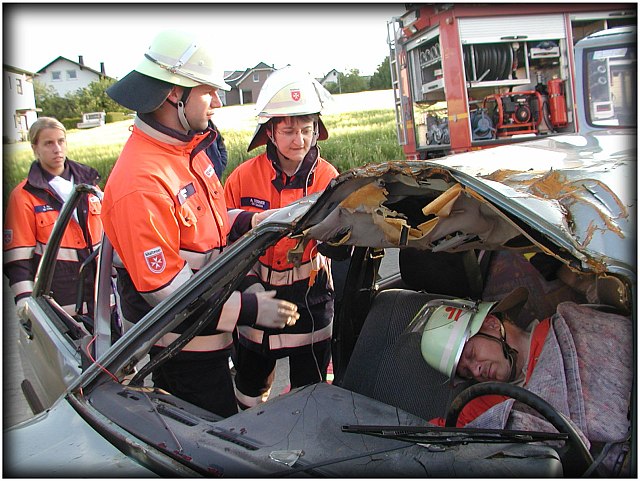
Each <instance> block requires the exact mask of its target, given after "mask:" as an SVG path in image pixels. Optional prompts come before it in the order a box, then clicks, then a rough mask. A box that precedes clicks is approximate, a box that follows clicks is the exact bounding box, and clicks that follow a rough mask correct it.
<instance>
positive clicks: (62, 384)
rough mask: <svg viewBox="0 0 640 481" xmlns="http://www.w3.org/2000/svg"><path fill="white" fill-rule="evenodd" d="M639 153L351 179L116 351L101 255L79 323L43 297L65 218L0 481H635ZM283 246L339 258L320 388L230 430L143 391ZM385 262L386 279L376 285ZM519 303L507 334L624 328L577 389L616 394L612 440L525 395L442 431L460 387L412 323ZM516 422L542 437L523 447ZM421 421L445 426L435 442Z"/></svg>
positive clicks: (627, 147) (232, 253)
mask: <svg viewBox="0 0 640 481" xmlns="http://www.w3.org/2000/svg"><path fill="white" fill-rule="evenodd" d="M635 145H636V138H635V131H633V132H626V133H612V132H597V133H593V134H588V135H584V136H581V135H571V136H556V137H553V138H549V139H541V140H535V141H531V142H524V143H519V144H514V145H506V146H501V147H496V148H494V149H487V150H483V151H478V152H470V153H465V154H461V155H455V156H451V157H448V158H443V159H440V160H439V161H438V162H437V163H436V162H429V161H411V162H408V161H397V162H389V163H381V164H369V165H366V166H364V167H361V168H355V169H352V170H350V171H347V172H344V173H342V174H341V175H340V176H339V177H338V178H337V179H335V180H334V181H333V182H332V183H331V185H330V186H329V187H328V188H327V189H326V190H325V191H324V192H322V193H319V194H316V195H313V196H310V197H307V198H304V199H302V200H300V201H298V202H296V203H295V204H292V205H290V206H288V207H286V208H284V209H282V210H280V211H278V212H277V213H275V214H273V215H272V216H270V217H269V218H268V219H267V220H266V221H264V222H263V223H261V224H260V225H258V226H257V227H256V228H255V229H253V230H252V231H250V232H248V233H247V234H246V235H245V236H243V237H242V238H240V239H239V240H238V241H236V242H234V243H233V244H232V245H230V246H228V248H226V250H225V251H224V252H223V254H222V255H221V256H219V257H218V258H217V259H216V261H215V262H214V263H212V264H210V265H208V266H206V267H205V268H203V269H202V270H201V271H200V272H199V273H198V275H196V276H194V277H193V278H192V279H191V280H190V281H189V282H188V283H187V284H185V285H183V286H182V287H181V288H180V289H178V290H177V291H176V292H175V293H174V295H173V296H172V297H170V298H168V299H167V300H165V301H164V302H162V303H161V304H160V305H158V306H157V307H156V308H154V309H153V310H152V311H150V312H149V313H148V314H147V315H146V316H145V318H144V319H143V320H141V321H140V322H139V323H138V324H136V325H135V327H133V328H132V329H131V330H129V331H127V332H126V333H125V334H124V335H122V336H121V337H119V336H118V335H114V334H113V332H112V328H113V325H114V323H113V319H112V299H111V298H110V297H111V294H112V276H111V274H112V273H111V258H112V251H111V249H110V246H109V243H108V240H106V239H105V240H104V241H103V244H102V248H101V253H100V269H99V271H100V272H99V278H98V282H97V285H98V289H97V294H96V306H97V308H96V314H95V318H94V319H92V320H91V322H86V320H84V321H83V320H82V319H75V318H73V317H71V316H69V315H68V314H66V313H65V312H64V311H62V310H61V309H60V308H59V306H56V304H55V302H54V301H53V299H52V298H51V297H49V296H48V295H47V292H48V283H50V277H51V276H50V273H51V270H52V266H53V265H54V263H55V260H54V259H55V250H56V241H57V240H59V234H60V232H59V231H60V230H61V229H63V228H64V225H63V224H64V220H61V221H60V223H59V225H57V226H56V230H57V231H56V232H58V236H57V237H56V234H55V232H54V236H53V237H52V241H51V243H50V244H49V246H48V248H47V252H46V254H45V256H44V258H43V260H42V264H41V267H40V270H39V273H38V279H37V282H36V287H35V289H34V293H33V296H32V297H31V298H30V299H29V301H28V318H27V319H23V320H21V323H22V331H23V332H22V333H21V339H20V343H21V348H22V349H23V351H24V352H25V354H26V357H27V358H29V360H30V361H31V362H32V364H33V365H34V368H35V372H36V373H37V376H38V377H39V378H40V379H39V380H38V381H37V382H36V380H33V382H31V383H30V384H31V388H32V389H31V391H30V392H32V394H33V395H34V396H39V395H38V394H37V393H38V392H39V391H40V390H41V389H40V388H44V389H45V390H47V392H48V394H47V397H42V396H39V397H38V400H37V402H35V404H36V405H37V404H39V405H40V406H41V407H42V409H43V411H42V412H41V413H40V414H38V415H36V416H35V417H34V418H33V419H31V420H28V421H26V422H24V423H21V424H18V425H17V426H15V427H12V428H9V429H7V430H5V432H4V441H5V475H12V476H20V477H31V476H47V477H49V476H67V477H68V476H71V477H75V476H89V477H94V476H95V477H98V476H136V477H139V476H146V475H149V476H152V475H163V476H171V477H176V476H230V477H261V476H327V477H405V476H408V477H417V476H433V477H505V476H509V477H512V476H517V477H532V478H533V477H552V476H554V477H555V476H569V477H574V476H580V475H597V474H599V475H604V476H625V477H629V476H630V477H635V476H636V475H637V458H636V452H637V433H636V430H637V399H636V381H637V371H636V365H635V360H636V356H637V353H636V351H635V349H636V344H637V342H636V341H637V323H636V305H635V300H636V299H637V285H636V246H637V244H636V216H637V199H636V153H635ZM85 188H88V187H85ZM80 190H82V188H79V189H78V190H77V192H76V194H74V195H76V196H79V195H81V194H80ZM71 208H72V207H65V210H64V211H63V213H62V215H61V219H64V218H65V217H66V218H67V219H68V218H69V217H70V215H71V212H70V211H71ZM285 236H288V237H290V238H292V239H296V240H297V241H298V248H296V249H293V250H292V251H291V252H290V257H291V259H292V260H295V259H296V256H297V255H298V252H301V248H302V246H303V245H304V243H305V242H306V241H308V240H309V239H317V240H319V241H322V242H329V243H332V244H340V245H351V246H353V251H352V255H351V259H350V264H349V269H348V272H347V277H346V282H345V283H344V284H345V287H344V292H343V293H342V297H341V301H340V303H339V305H338V306H337V309H336V316H335V321H334V332H333V345H332V348H333V350H332V354H333V366H334V374H335V379H334V381H333V383H332V384H329V383H319V384H314V385H309V386H305V387H302V388H298V389H294V390H292V391H291V392H288V393H286V394H282V395H280V396H277V397H274V398H272V399H270V400H269V401H267V402H266V403H264V404H261V405H258V406H256V407H254V408H251V409H248V410H245V411H242V412H240V413H238V414H236V415H233V416H231V417H228V418H222V417H220V416H217V415H216V413H211V412H207V411H203V410H202V409H199V408H196V407H194V406H193V405H190V404H189V403H187V402H185V401H183V400H181V399H178V398H176V397H175V396H172V395H171V393H167V392H164V391H159V390H156V389H154V388H153V386H150V385H148V383H147V382H145V380H146V379H148V378H149V375H150V372H151V371H152V370H153V368H154V365H155V364H156V363H159V362H162V359H158V360H156V361H155V362H154V363H145V359H146V355H147V353H148V351H149V349H150V348H151V346H152V345H153V344H154V342H155V341H156V340H157V339H159V338H160V337H161V336H162V335H163V334H165V333H167V332H169V331H170V330H171V329H172V328H173V327H175V326H176V325H178V324H179V323H181V322H183V321H184V320H186V319H189V318H191V319H196V322H195V324H194V326H196V327H194V329H190V330H188V332H186V333H185V334H184V335H183V336H182V337H180V338H178V339H176V340H175V341H174V342H173V343H172V344H171V345H170V346H168V347H167V348H166V349H165V351H164V353H163V356H165V357H169V356H171V355H172V354H173V353H175V352H177V351H178V350H179V349H180V347H181V346H183V345H184V344H185V343H187V342H188V341H189V339H190V338H191V337H192V336H195V335H196V334H197V332H198V329H197V326H200V327H202V326H203V325H204V323H205V322H206V319H207V316H208V315H209V312H207V311H203V309H201V306H202V305H204V304H207V305H209V306H213V308H214V309H220V308H221V306H222V304H223V302H224V301H225V299H226V298H227V297H228V296H229V295H230V294H231V292H232V291H233V290H234V289H236V287H237V286H238V285H240V283H241V281H242V279H243V277H244V276H245V275H246V273H247V272H248V271H249V269H250V268H251V266H252V264H253V263H255V262H256V261H257V259H258V258H259V256H260V255H261V254H262V253H263V252H264V250H265V249H266V248H267V247H268V246H270V245H272V244H273V243H275V242H277V241H278V240H279V239H281V238H283V237H285ZM391 252H397V256H396V258H397V269H396V270H397V273H396V274H395V275H391V276H387V277H385V278H381V277H380V276H379V274H378V272H379V267H380V265H381V263H382V262H383V260H384V258H385V256H387V255H388V254H389V253H391ZM515 286H524V287H526V288H527V289H528V290H529V293H530V295H529V301H528V302H527V304H525V307H524V309H523V310H522V312H521V314H520V316H519V317H518V319H517V322H518V323H519V324H522V325H526V324H527V323H529V322H531V321H532V320H533V319H543V318H545V317H549V316H553V315H557V312H558V309H559V306H562V305H565V304H567V303H571V304H572V305H574V304H575V305H578V306H583V307H584V308H585V309H592V310H594V312H596V311H597V312H598V313H602V314H603V315H604V316H606V315H608V314H612V318H615V319H619V318H620V317H623V318H625V319H628V321H629V323H628V325H627V324H625V326H627V327H628V329H626V328H625V329H623V328H622V326H621V328H620V329H615V328H614V329H613V331H614V332H616V336H615V337H613V338H612V339H611V340H610V342H612V343H613V344H612V347H611V356H610V358H608V359H607V360H606V362H604V363H602V365H598V366H593V365H588V363H584V362H582V363H577V364H576V371H575V374H576V376H575V380H577V384H578V386H579V385H580V379H581V378H580V376H590V375H593V371H594V370H595V372H596V374H600V375H607V376H614V375H617V376H621V377H624V378H625V379H627V378H628V380H629V382H628V384H625V389H627V390H628V397H627V399H628V404H627V406H624V407H623V408H620V409H619V410H617V411H616V412H607V413H595V414H596V415H598V414H599V415H602V416H605V417H606V418H605V423H604V424H605V425H607V422H608V421H607V420H611V425H612V426H614V425H615V429H610V430H609V431H607V432H606V433H604V434H603V433H599V432H598V433H595V432H594V430H592V429H591V425H590V424H589V419H590V418H589V416H587V417H581V416H580V415H578V414H577V413H578V412H585V411H587V412H588V411H589V409H590V408H589V405H588V403H586V402H585V405H583V406H577V407H575V406H558V405H555V406H552V405H550V404H549V403H544V402H543V403H541V402H539V399H538V398H536V397H535V396H532V395H528V394H527V391H526V390H520V392H514V393H513V397H514V399H516V401H517V402H515V403H514V404H513V406H512V407H511V409H510V411H509V414H508V416H507V417H506V419H504V420H503V422H502V423H501V424H500V425H496V426H495V427H494V428H491V429H476V428H468V427H462V428H456V427H453V426H455V422H453V423H450V422H449V420H450V419H451V418H452V417H453V418H455V410H456V409H458V408H459V407H460V404H461V401H460V399H461V398H460V396H462V397H463V398H464V396H465V392H466V391H467V390H469V389H473V388H474V385H473V384H472V385H471V386H462V387H456V388H452V387H451V386H450V385H449V383H447V382H446V379H445V378H444V377H443V376H442V375H441V374H439V373H438V372H436V371H435V370H433V369H431V368H430V367H429V366H428V365H427V363H426V362H424V360H423V358H422V356H421V353H420V335H419V334H417V333H416V332H414V331H412V330H411V321H412V320H413V319H414V317H415V316H416V313H418V312H419V310H420V309H421V308H422V307H423V306H424V305H425V304H426V303H427V302H428V301H430V300H433V299H480V298H482V299H499V298H501V296H503V295H505V294H506V293H507V292H509V291H510V290H511V289H512V288H513V287H515ZM205 301H206V302H205ZM614 327H615V326H614ZM579 347H580V346H577V347H576V350H577V349H579ZM43 353H46V356H45V355H44V354H43ZM627 361H632V362H627ZM45 363H46V364H47V367H46V369H45V367H44V366H42V365H40V364H45ZM561 382H562V381H560V380H559V381H558V383H559V386H560V383H561ZM476 386H477V385H476ZM522 391H524V392H522ZM466 399H468V397H467V398H466ZM522 412H533V413H534V414H535V413H537V414H535V416H537V417H539V418H540V419H541V420H542V421H543V426H546V427H545V428H544V429H537V430H526V429H522V428H521V426H520V425H519V424H518V419H520V416H519V413H522ZM435 416H442V417H445V418H446V419H447V426H445V427H436V426H433V425H431V424H430V423H429V422H428V420H429V419H431V418H433V417H435ZM454 421H455V419H454Z"/></svg>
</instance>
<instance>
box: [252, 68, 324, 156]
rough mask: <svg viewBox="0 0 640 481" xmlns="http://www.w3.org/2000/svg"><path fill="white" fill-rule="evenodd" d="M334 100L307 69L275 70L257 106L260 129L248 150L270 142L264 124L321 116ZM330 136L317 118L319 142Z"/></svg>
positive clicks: (262, 90)
mask: <svg viewBox="0 0 640 481" xmlns="http://www.w3.org/2000/svg"><path fill="white" fill-rule="evenodd" d="M332 101H333V97H331V94H330V93H329V91H328V90H327V89H325V88H324V87H323V86H322V84H320V82H318V81H317V80H316V79H314V78H313V77H311V75H309V74H308V73H307V72H305V71H304V70H301V69H300V68H297V67H293V66H291V65H287V66H286V67H283V68H281V69H278V70H276V71H274V72H273V73H272V74H271V75H269V77H268V78H267V80H266V81H265V83H264V85H263V86H262V89H260V95H258V100H257V102H256V106H255V111H256V115H257V116H258V127H257V128H256V131H255V133H254V135H253V138H252V139H251V142H249V147H248V148H247V151H250V150H253V149H254V148H256V147H258V146H260V145H265V144H266V143H267V139H268V137H267V133H266V127H265V124H266V123H267V122H268V121H269V120H271V119H272V118H274V117H293V116H297V115H310V114H320V113H321V112H322V110H323V109H324V108H325V107H326V106H327V104H328V103H329V102H332ZM328 137H329V133H328V132H327V129H326V127H325V126H324V124H323V123H322V120H321V119H320V118H318V136H317V139H316V140H325V139H326V138H328Z"/></svg>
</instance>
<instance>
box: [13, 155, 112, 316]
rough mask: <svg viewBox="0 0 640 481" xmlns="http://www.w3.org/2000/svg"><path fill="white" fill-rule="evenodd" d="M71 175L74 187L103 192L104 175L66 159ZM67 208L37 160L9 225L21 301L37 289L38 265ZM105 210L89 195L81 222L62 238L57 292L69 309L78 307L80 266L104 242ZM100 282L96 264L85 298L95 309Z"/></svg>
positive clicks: (80, 209) (74, 221) (16, 194)
mask: <svg viewBox="0 0 640 481" xmlns="http://www.w3.org/2000/svg"><path fill="white" fill-rule="evenodd" d="M67 169H68V171H67ZM65 172H67V173H70V174H71V176H73V181H74V184H81V183H82V184H89V185H93V186H96V187H97V182H98V180H99V175H98V171H97V170H95V169H94V168H92V167H89V166H86V165H83V164H80V163H78V162H74V161H72V160H70V159H66V160H65ZM98 190H99V189H98ZM62 206H63V200H62V199H61V198H60V196H59V195H58V194H57V193H56V192H55V190H54V189H53V188H52V187H51V186H50V185H49V182H48V180H47V177H46V174H45V171H44V170H43V169H42V167H41V166H40V163H39V162H38V161H34V162H33V163H32V164H31V168H30V170H29V174H28V176H27V178H26V179H25V180H23V181H22V182H20V183H19V184H18V185H17V186H16V187H15V188H14V189H13V191H12V192H11V195H10V196H9V202H8V204H7V211H6V218H5V223H4V235H3V251H4V269H5V271H4V272H5V275H6V276H7V277H8V278H9V285H10V286H11V289H12V291H13V294H14V296H15V300H16V301H18V300H19V299H21V298H24V297H27V296H29V295H30V294H31V292H32V290H33V284H34V278H35V274H36V270H37V268H38V264H39V262H40V259H41V258H42V254H43V253H44V250H45V248H46V245H47V243H48V242H49V237H50V236H51V231H52V230H53V226H54V223H55V221H56V220H57V219H58V216H59V215H60V210H61V209H62ZM100 210H101V204H100V200H99V199H98V198H97V197H96V196H94V195H93V194H89V195H86V196H85V197H84V199H82V200H81V201H80V204H79V206H78V208H77V209H76V214H77V219H76V218H72V219H71V221H70V222H69V224H68V227H67V229H66V230H65V233H64V235H63V237H62V241H61V244H60V250H59V252H58V256H57V260H58V262H57V263H56V267H55V271H54V277H53V282H52V287H51V288H52V294H53V298H54V299H55V300H56V302H57V303H58V304H60V305H61V306H65V307H66V308H67V309H68V310H72V309H73V308H72V306H75V304H76V296H77V294H78V272H79V269H80V265H81V264H82V262H83V261H84V260H85V259H86V258H87V257H88V256H89V255H90V254H91V253H92V252H93V251H94V250H95V249H96V248H97V246H98V245H99V244H100V241H101V238H102V223H101V221H100ZM94 278H95V263H92V265H89V266H88V270H87V273H86V277H85V287H84V299H85V302H86V303H87V304H88V305H89V307H90V309H92V306H93V284H94ZM84 312H86V311H84Z"/></svg>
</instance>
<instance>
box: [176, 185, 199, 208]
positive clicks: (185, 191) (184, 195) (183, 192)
mask: <svg viewBox="0 0 640 481" xmlns="http://www.w3.org/2000/svg"><path fill="white" fill-rule="evenodd" d="M195 193H196V188H195V187H194V186H193V183H190V184H187V185H185V186H184V187H183V188H182V189H180V190H179V191H178V202H180V205H182V204H184V203H185V202H186V201H187V199H188V198H189V197H191V196H192V195H193V194H195Z"/></svg>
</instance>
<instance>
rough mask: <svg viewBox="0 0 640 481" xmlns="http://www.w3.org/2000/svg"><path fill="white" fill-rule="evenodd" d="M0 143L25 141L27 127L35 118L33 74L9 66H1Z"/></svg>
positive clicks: (37, 110)
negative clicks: (0, 139)
mask: <svg viewBox="0 0 640 481" xmlns="http://www.w3.org/2000/svg"><path fill="white" fill-rule="evenodd" d="M2 73H3V76H4V82H2V85H3V87H2V90H3V92H2V93H3V95H2V98H3V102H4V107H3V108H2V142H3V143H5V142H22V141H24V140H27V132H28V131H29V127H31V124H33V123H34V122H35V121H36V120H37V118H38V114H37V112H39V111H40V109H37V108H36V97H35V94H34V91H33V78H34V77H35V75H36V74H35V73H33V72H29V71H27V70H22V69H19V68H17V67H12V66H11V65H6V64H3V65H2Z"/></svg>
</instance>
